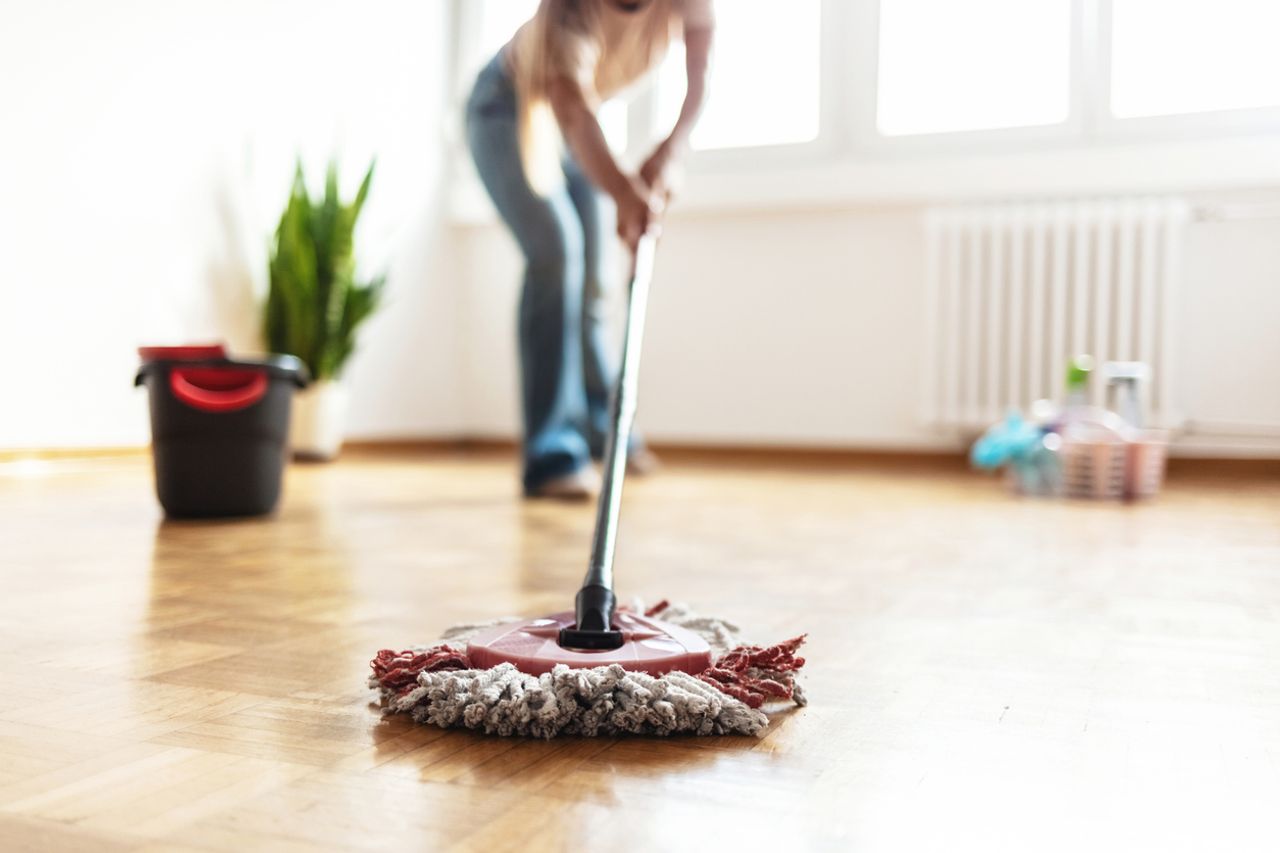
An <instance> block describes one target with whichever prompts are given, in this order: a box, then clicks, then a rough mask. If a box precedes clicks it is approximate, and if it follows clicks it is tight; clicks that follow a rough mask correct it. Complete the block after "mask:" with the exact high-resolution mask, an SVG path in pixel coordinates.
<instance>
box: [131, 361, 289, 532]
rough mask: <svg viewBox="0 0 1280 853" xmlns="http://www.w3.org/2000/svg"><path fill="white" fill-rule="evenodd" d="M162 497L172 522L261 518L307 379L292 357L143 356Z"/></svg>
mask: <svg viewBox="0 0 1280 853" xmlns="http://www.w3.org/2000/svg"><path fill="white" fill-rule="evenodd" d="M138 355H139V357H140V358H141V359H142V365H141V366H140V367H139V368H138V373H137V375H136V376H135V378H134V384H135V385H146V386H147V390H148V391H149V397H150V404H151V453H152V458H153V462H154V468H155V484H156V495H157V497H158V498H159V499H160V504H161V506H162V507H163V508H164V511H165V514H166V515H168V516H170V517H174V518H199V517H213V516H246V515H261V514H263V513H267V512H270V511H271V510H272V509H273V508H274V507H275V505H276V502H277V501H278V500H279V498H280V483H281V477H282V472H283V470H284V463H285V453H286V446H285V445H286V438H287V436H288V432H289V409H290V406H291V404H292V400H293V392H294V389H295V388H301V387H304V386H305V385H306V384H307V381H308V380H307V371H306V368H305V367H303V366H302V363H301V362H300V361H298V359H296V358H294V357H293V356H290V355H273V356H267V357H264V358H259V359H245V358H231V357H229V356H228V355H227V353H226V351H225V349H224V348H223V347H222V346H221V345H220V344H211V345H199V346H178V347H141V348H139V350H138Z"/></svg>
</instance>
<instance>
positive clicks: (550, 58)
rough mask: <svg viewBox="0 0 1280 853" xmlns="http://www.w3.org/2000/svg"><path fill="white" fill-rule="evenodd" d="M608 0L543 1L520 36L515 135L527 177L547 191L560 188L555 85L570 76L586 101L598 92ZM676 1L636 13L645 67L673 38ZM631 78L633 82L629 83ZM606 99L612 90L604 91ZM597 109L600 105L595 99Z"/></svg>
mask: <svg viewBox="0 0 1280 853" xmlns="http://www.w3.org/2000/svg"><path fill="white" fill-rule="evenodd" d="M607 2H609V0H541V2H540V3H539V4H538V9H537V11H536V12H535V13H534V15H533V18H532V19H531V20H530V21H529V22H528V23H527V24H525V30H522V32H521V34H520V42H519V47H518V49H519V51H520V55H519V56H518V57H517V59H516V61H515V63H514V78H515V87H516V98H517V102H518V107H517V134H518V139H519V143H520V158H521V161H522V164H523V166H524V172H525V177H526V178H527V179H528V181H529V185H530V186H531V187H533V189H534V190H535V191H537V192H539V193H542V194H543V195H545V194H547V193H549V192H551V191H552V190H554V189H555V188H556V187H558V186H560V185H561V184H562V183H563V180H564V171H563V169H561V167H560V155H561V152H562V148H563V140H562V138H561V135H560V127H559V125H558V123H557V122H556V117H555V113H554V112H553V111H552V109H551V100H550V92H551V83H552V81H553V80H555V79H557V78H568V79H571V80H574V81H575V82H577V83H579V84H580V85H581V86H582V89H583V93H584V95H585V96H586V97H587V99H588V101H589V102H590V101H592V100H593V99H597V98H599V96H600V94H601V93H600V91H599V89H600V84H601V83H602V82H604V83H605V84H606V85H608V84H609V81H601V80H600V79H599V76H598V66H599V63H600V60H601V58H602V54H603V52H604V50H605V34H604V21H603V16H604V13H605V9H604V5H605V3H607ZM672 8H673V0H648V4H647V5H646V6H645V7H644V8H643V9H642V10H641V11H642V12H643V14H638V17H637V22H636V26H637V27H641V28H642V29H640V30H639V31H637V33H636V35H635V37H634V38H635V44H636V45H637V46H638V52H639V55H640V58H641V59H642V60H643V63H644V67H645V68H646V69H647V68H649V67H651V66H652V65H653V64H655V63H656V61H657V60H658V59H659V58H660V57H661V56H662V55H663V54H664V53H665V52H666V50H667V47H668V46H669V44H670V42H671V19H672ZM628 82H629V81H628ZM603 94H604V95H605V96H606V97H607V96H610V95H612V94H614V93H613V92H612V91H607V92H604V93H603ZM591 106H592V107H593V108H595V107H598V106H599V104H598V103H592V104H591Z"/></svg>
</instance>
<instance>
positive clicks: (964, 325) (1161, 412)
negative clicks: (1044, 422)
mask: <svg viewBox="0 0 1280 853" xmlns="http://www.w3.org/2000/svg"><path fill="white" fill-rule="evenodd" d="M1189 219H1190V208H1189V206H1188V205H1187V204H1186V202H1184V201H1183V200H1181V199H1173V198H1131V199H1097V200H1082V201H1063V202H1046V203H1028V204H1017V203H1009V204H980V205H966V206H956V207H939V208H931V209H930V210H928V211H927V212H926V214H925V233H926V243H927V258H926V260H927V273H926V277H927V284H926V295H925V300H926V303H925V313H926V316H925V345H924V348H923V353H924V364H925V370H924V374H925V375H924V383H923V388H924V399H923V401H922V402H923V405H922V413H923V416H924V420H925V421H926V422H927V423H930V424H933V425H936V426H940V427H952V428H962V429H972V428H982V427H985V426H987V425H989V424H991V423H993V422H994V421H996V420H998V419H1000V418H1002V417H1003V416H1004V413H1005V412H1006V411H1008V410H1009V409H1010V408H1011V407H1015V406H1016V407H1018V408H1020V409H1022V410H1023V411H1024V412H1025V411H1026V409H1027V406H1028V405H1029V404H1030V403H1031V402H1032V401H1033V400H1036V399H1039V398H1042V397H1051V398H1055V399H1061V397H1062V393H1063V383H1064V377H1065V374H1066V364H1067V360H1068V359H1069V358H1070V357H1071V356H1072V355H1074V354H1077V353H1088V354H1089V355H1092V356H1093V357H1094V359H1095V361H1096V363H1097V364H1099V365H1100V364H1101V363H1102V362H1104V361H1112V360H1116V361H1145V362H1147V363H1148V364H1149V365H1150V366H1151V370H1152V382H1151V385H1150V387H1148V388H1146V389H1144V391H1145V394H1144V397H1145V399H1144V404H1145V407H1146V411H1147V417H1148V424H1149V425H1151V426H1164V427H1173V426H1177V423H1178V420H1179V418H1178V416H1177V414H1176V413H1175V411H1174V405H1175V400H1176V399H1177V392H1176V387H1175V386H1176V382H1177V378H1178V374H1177V371H1176V370H1175V369H1174V364H1173V345H1174V334H1173V329H1174V324H1175V311H1176V297H1177V284H1178V280H1179V276H1180V272H1181V255H1182V252H1181V250H1182V244H1183V240H1184V235H1185V227H1186V224H1187V223H1188V221H1189ZM1092 392H1093V395H1094V401H1095V402H1096V403H1099V404H1101V403H1102V402H1103V395H1104V393H1105V389H1104V388H1103V387H1102V381H1101V380H1100V379H1099V378H1097V377H1095V380H1094V382H1093V387H1092Z"/></svg>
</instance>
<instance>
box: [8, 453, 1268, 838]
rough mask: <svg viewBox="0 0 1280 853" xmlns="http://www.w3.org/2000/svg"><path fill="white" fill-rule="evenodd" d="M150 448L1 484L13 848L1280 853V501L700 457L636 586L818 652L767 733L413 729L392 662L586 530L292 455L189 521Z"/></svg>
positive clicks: (1214, 491)
mask: <svg viewBox="0 0 1280 853" xmlns="http://www.w3.org/2000/svg"><path fill="white" fill-rule="evenodd" d="M150 489H151V485H150V471H149V468H148V466H147V462H146V459H145V457H133V458H123V459H98V460H65V461H57V462H29V461H18V462H7V463H0V530H2V531H3V534H2V536H0V546H2V553H3V569H2V575H0V578H2V581H3V594H2V595H0V850H6V851H7V850H26V849H32V850H77V851H79V850H227V851H232V850H235V851H241V850H307V849H344V850H345V849H369V850H446V849H448V850H452V849H457V850H477V851H478V850H486V851H505V850H513V851H514V850H544V849H546V850H561V849H563V850H573V851H577V850H585V849H590V850H608V851H631V850H637V851H656V850H703V851H710V850H721V849H733V850H756V849H777V850H786V851H793V850H912V849H924V850H946V851H954V850H969V849H972V850H982V851H993V850H1017V851H1039V850H1055V849H1062V850H1082V849H1092V850H1139V849H1141V850H1160V851H1181V850H1233V851H1234V850H1276V849H1280V805H1278V804H1280V480H1277V479H1275V478H1271V479H1267V478H1262V477H1259V478H1247V479H1237V478H1215V477H1212V476H1208V475H1196V476H1186V477H1182V478H1178V477H1175V478H1174V479H1173V482H1172V484H1171V487H1170V489H1169V490H1168V492H1167V493H1166V494H1165V495H1164V496H1163V497H1162V498H1161V499H1160V500H1159V501H1158V502H1156V503H1153V504H1150V505H1143V506H1131V507H1120V506H1096V505H1089V504H1072V503H1066V504H1054V503H1039V502H1032V501H1019V500H1015V499H1012V498H1010V497H1008V496H1007V495H1005V494H1004V493H1003V491H1002V490H1001V489H1000V488H999V486H998V485H997V484H995V483H993V482H991V481H990V480H985V479H982V478H978V477H975V476H974V475H971V474H968V473H966V472H964V471H962V470H961V469H959V468H957V467H947V466H941V467H931V466H920V465H911V466H899V465H894V464H887V463H886V464H863V465H842V464H834V463H833V464H822V463H813V462H810V463H806V464H797V465H787V464H784V463H782V462H778V461H769V460H767V459H765V460H761V459H754V460H739V461H737V462H733V461H732V460H729V461H724V460H721V461H719V462H708V461H706V460H698V459H692V458H687V459H684V458H682V459H681V460H679V461H677V462H675V463H673V464H670V465H669V466H668V467H667V469H666V470H665V471H663V472H662V473H661V474H660V475H659V476H658V477H655V478H653V479H651V480H648V481H646V482H637V483H635V484H633V485H632V486H631V487H629V491H628V496H627V501H626V514H625V517H624V521H623V533H622V542H621V549H620V554H619V561H618V568H617V571H618V584H619V588H620V593H621V594H623V595H641V596H644V597H646V598H649V599H651V600H652V599H654V598H658V597H667V596H669V597H673V598H678V599H681V600H685V601H688V602H690V603H691V604H694V605H696V606H698V607H699V608H700V609H702V610H704V611H708V612H715V613H719V614H723V615H726V616H730V617H733V618H736V619H737V620H738V621H740V622H741V623H743V624H744V625H745V626H747V627H749V629H750V631H751V634H752V635H753V637H754V638H757V639H761V640H772V639H780V638H783V637H785V636H790V635H792V634H794V633H797V632H800V631H802V630H807V631H809V632H810V634H811V642H810V644H809V646H808V657H809V660H810V666H809V670H808V677H807V687H808V691H809V694H810V696H811V698H812V704H811V705H810V706H809V707H808V708H805V709H802V710H796V711H792V712H790V713H786V714H783V715H781V716H780V717H779V718H778V719H777V720H776V722H775V725H774V726H773V728H772V730H771V731H770V732H769V734H768V735H767V736H766V737H764V738H762V739H759V740H756V739H742V738H724V739H704V740H693V739H674V740H666V741H664V740H642V739H629V740H574V739H564V740H559V741H552V742H548V743H543V742H529V741H519V740H502V739H496V738H486V737H482V736H478V735H474V734H470V733H459V732H442V731H437V730H430V729H425V728H416V727H414V726H413V725H411V724H409V723H407V722H405V721H404V720H403V719H389V720H384V719H382V718H381V717H380V715H379V713H378V711H377V709H376V708H375V707H373V706H372V705H371V702H370V700H371V698H372V694H371V693H370V691H368V690H367V689H366V688H365V686H364V679H365V676H366V673H367V662H368V659H369V657H370V656H371V654H372V653H373V652H374V651H375V650H377V649H379V648H382V647H387V646H404V645H407V644H410V643H412V642H415V641H425V640H428V639H430V638H432V637H434V636H435V635H436V632H438V631H439V630H440V629H441V628H443V627H445V626H447V625H449V624H451V623H454V622H459V621H467V620H474V619H480V618H491V617H495V616H499V615H504V614H536V613H539V612H544V611H549V610H554V609H560V608H562V607H564V606H566V605H567V603H568V601H569V599H570V597H571V595H572V592H573V590H574V588H575V584H576V582H577V581H578V579H579V577H580V575H581V573H582V570H583V568H584V560H585V555H586V552H587V549H588V541H589V529H590V525H591V520H592V512H591V509H590V508H589V507H565V506H557V505H549V504H525V503H522V502H521V501H519V500H518V499H517V498H516V495H515V489H514V473H513V467H512V463H511V461H510V460H509V459H507V458H506V457H505V456H504V455H497V456H495V455H492V454H488V455H484V454H482V455H463V454H445V453H436V454H417V455H413V454H407V453H405V454H389V453H364V454H356V453H352V454H349V455H348V456H347V457H346V458H344V459H343V460H342V461H341V462H339V463H337V464H335V465H330V466H294V467H293V468H292V469H291V470H290V472H289V477H288V483H287V493H286V498H285V501H284V504H283V507H282V510H281V512H280V513H279V514H278V515H277V516H276V517H274V518H270V519H265V520H250V521H235V522H211V523H191V522H187V523H177V522H165V521H162V520H161V517H160V514H159V511H158V508H157V507H156V505H155V503H154V500H153V498H152V495H151V491H150Z"/></svg>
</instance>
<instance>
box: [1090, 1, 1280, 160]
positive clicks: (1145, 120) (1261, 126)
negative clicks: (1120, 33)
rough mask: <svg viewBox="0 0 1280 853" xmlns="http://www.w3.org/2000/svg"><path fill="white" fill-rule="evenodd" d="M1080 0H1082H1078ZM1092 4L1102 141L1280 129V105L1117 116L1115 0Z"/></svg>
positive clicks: (1098, 124) (1098, 125)
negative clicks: (1114, 90)
mask: <svg viewBox="0 0 1280 853" xmlns="http://www.w3.org/2000/svg"><path fill="white" fill-rule="evenodd" d="M1076 2H1081V0H1076ZM1085 2H1088V3H1089V5H1091V6H1093V7H1094V9H1095V13H1094V14H1095V15H1096V27H1095V28H1094V30H1093V32H1094V35H1095V38H1096V40H1097V47H1096V56H1095V58H1094V61H1095V63H1096V69H1097V77H1098V88H1097V96H1096V102H1095V103H1096V107H1097V113H1098V117H1097V122H1096V126H1095V134H1094V135H1095V137H1096V138H1097V139H1098V140H1100V141H1120V142H1140V141H1151V140H1158V141H1163V140H1168V139H1171V138H1182V139H1185V138H1189V137H1194V138H1201V139H1203V138H1208V137H1214V136H1229V135H1241V134H1246V135H1253V134H1258V135H1261V134H1265V133H1275V132H1280V105H1275V106H1270V107H1243V108H1239V109H1224V110H1203V111H1200V112H1189V113H1170V114H1167V115H1153V116H1123V117H1122V116H1116V115H1114V114H1113V113H1112V112H1111V83H1112V78H1111V46H1112V41H1113V36H1114V31H1113V27H1112V16H1113V14H1114V2H1113V0H1085Z"/></svg>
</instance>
